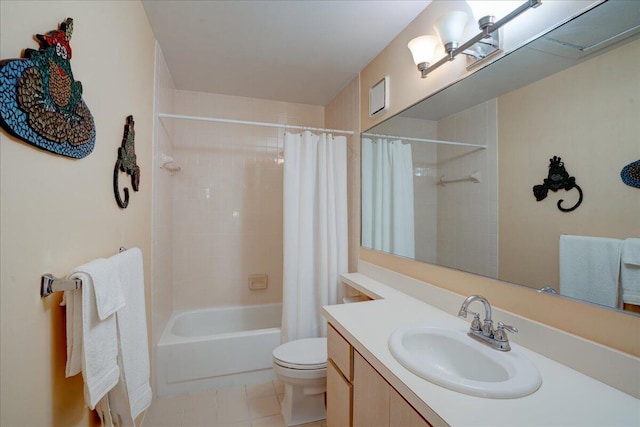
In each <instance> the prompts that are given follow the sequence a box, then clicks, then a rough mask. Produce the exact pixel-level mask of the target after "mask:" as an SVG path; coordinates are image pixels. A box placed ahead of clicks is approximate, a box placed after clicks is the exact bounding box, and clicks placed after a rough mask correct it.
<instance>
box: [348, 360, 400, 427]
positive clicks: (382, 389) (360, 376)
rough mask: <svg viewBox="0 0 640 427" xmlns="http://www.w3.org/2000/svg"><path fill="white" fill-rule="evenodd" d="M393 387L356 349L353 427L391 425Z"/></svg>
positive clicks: (386, 426) (383, 426) (384, 426)
mask: <svg viewBox="0 0 640 427" xmlns="http://www.w3.org/2000/svg"><path fill="white" fill-rule="evenodd" d="M390 391H391V387H390V386H389V384H387V382H386V381H385V380H384V379H383V378H382V376H380V374H378V372H377V371H376V370H375V369H373V367H371V365H369V363H368V362H367V361H366V360H364V358H363V357H362V356H360V354H359V353H358V352H356V351H354V352H353V427H389V393H390Z"/></svg>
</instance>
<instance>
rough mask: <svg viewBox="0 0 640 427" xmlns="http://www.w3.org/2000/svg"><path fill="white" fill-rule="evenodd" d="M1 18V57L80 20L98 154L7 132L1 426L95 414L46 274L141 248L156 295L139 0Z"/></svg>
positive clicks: (146, 73)
mask: <svg viewBox="0 0 640 427" xmlns="http://www.w3.org/2000/svg"><path fill="white" fill-rule="evenodd" d="M0 17H1V21H0V28H1V34H0V43H1V45H0V46H1V56H2V58H3V59H6V58H17V57H20V54H21V51H22V49H24V48H27V47H29V48H37V43H36V42H35V41H34V40H33V36H34V34H37V33H40V34H42V33H45V32H47V31H50V30H54V29H56V28H57V26H58V24H59V23H60V22H61V21H63V20H64V19H65V18H67V17H72V18H73V19H74V31H73V38H72V40H71V47H72V49H73V59H72V60H71V64H72V67H73V73H74V76H75V78H76V79H78V80H79V81H81V82H82V84H83V88H84V95H83V96H84V100H85V101H86V103H87V105H88V106H89V108H90V109H91V112H92V114H93V116H94V118H95V123H96V131H97V137H96V146H95V149H94V151H93V153H92V154H91V155H90V156H88V157H86V158H85V159H82V160H71V159H68V158H63V157H61V156H56V155H52V154H48V153H47V152H45V151H41V150H39V149H36V148H33V147H32V146H30V145H27V144H25V143H22V142H19V141H18V140H16V139H15V138H13V137H10V136H8V135H7V134H6V133H5V132H4V131H2V132H1V133H0V153H1V155H0V171H1V172H0V174H1V182H0V189H1V195H2V202H1V207H0V214H1V215H0V216H1V219H0V221H1V222H0V229H1V231H0V249H1V258H0V260H1V269H2V271H1V273H0V275H1V276H0V277H1V285H0V307H1V309H0V313H1V321H0V333H1V344H0V367H1V372H0V384H1V389H0V399H1V400H0V407H1V414H0V425H2V426H7V427H12V426H49V425H51V426H80V425H89V424H90V423H91V420H92V416H91V415H90V414H89V412H88V411H87V410H86V408H85V407H84V399H83V390H82V378H81V376H80V375H78V376H75V377H73V378H70V379H66V378H64V370H65V360H66V352H65V327H64V324H65V322H64V320H65V319H64V313H65V311H64V309H63V308H62V307H60V306H59V303H60V300H61V297H62V295H61V294H60V293H57V294H54V295H52V296H50V297H48V298H46V299H41V298H40V295H39V284H40V275H41V274H43V273H47V272H50V273H53V274H54V275H56V276H64V275H66V274H67V273H69V272H70V270H71V269H72V268H74V267H75V266H77V265H79V264H82V263H85V262H87V261H90V260H91V259H94V258H96V257H108V256H111V255H113V254H115V253H117V251H118V248H119V247H120V246H125V247H139V248H141V249H142V251H143V253H144V262H145V282H146V283H145V286H146V289H147V298H148V297H149V289H150V278H151V275H150V242H151V224H150V222H151V175H152V171H151V146H152V143H151V141H152V125H153V122H152V108H153V105H152V104H153V66H154V38H153V34H152V33H151V30H150V27H149V25H148V23H147V19H146V15H145V13H144V10H143V8H142V5H141V3H139V2H137V1H127V2H123V1H113V2H108V1H100V2H60V1H44V2H35V1H26V2H23V1H16V2H13V1H4V0H3V1H2V2H0ZM129 114H132V115H133V116H134V119H135V121H136V125H135V130H136V153H137V156H138V164H139V165H140V168H141V171H142V174H141V182H140V191H139V192H136V193H133V194H132V195H131V199H130V202H129V207H128V208H127V209H125V210H121V209H120V208H118V206H117V204H116V202H115V199H114V194H113V189H112V178H113V167H114V164H115V161H116V159H117V148H118V147H119V146H120V143H121V141H122V133H123V127H124V123H125V118H126V117H127V115H129ZM129 186H130V185H129ZM147 309H148V310H150V301H149V300H148V301H147ZM94 421H95V420H94Z"/></svg>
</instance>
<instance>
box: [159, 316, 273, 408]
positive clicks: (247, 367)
mask: <svg viewBox="0 0 640 427" xmlns="http://www.w3.org/2000/svg"><path fill="white" fill-rule="evenodd" d="M281 318H282V304H280V303H279V304H264V305H253V306H241V307H219V308H212V309H200V310H192V311H185V312H180V313H174V314H173V315H172V316H171V317H170V319H169V321H168V322H167V325H166V326H165V328H164V331H163V332H162V336H161V337H160V341H159V342H158V348H157V373H156V374H157V392H158V396H169V395H175V394H184V393H191V392H197V391H202V390H208V389H218V388H224V387H231V386H235V385H240V384H250V383H260V382H266V381H269V380H272V379H275V374H274V373H273V369H272V367H271V363H272V356H271V353H272V351H273V349H274V348H276V347H277V346H278V345H280V323H281Z"/></svg>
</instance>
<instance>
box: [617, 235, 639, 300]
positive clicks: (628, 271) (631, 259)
mask: <svg viewBox="0 0 640 427" xmlns="http://www.w3.org/2000/svg"><path fill="white" fill-rule="evenodd" d="M620 257H621V260H620V261H621V263H620V287H621V288H622V301H623V302H625V303H628V304H636V305H640V239H626V240H625V241H624V242H622V253H621V255H620Z"/></svg>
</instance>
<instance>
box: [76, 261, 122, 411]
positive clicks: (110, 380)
mask: <svg viewBox="0 0 640 427" xmlns="http://www.w3.org/2000/svg"><path fill="white" fill-rule="evenodd" d="M114 267H115V264H113V263H112V262H110V261H108V260H105V259H97V260H95V261H92V262H90V263H88V264H85V265H82V266H80V267H77V268H76V269H74V272H73V273H72V274H71V278H74V279H75V278H78V279H81V280H82V287H81V288H80V289H77V290H74V291H68V292H69V294H67V298H66V302H67V303H68V302H69V301H70V300H73V301H74V303H73V309H72V313H71V316H72V318H73V319H75V320H77V319H78V315H77V313H76V311H77V310H78V309H80V310H81V313H82V315H81V317H82V326H81V330H82V334H81V343H78V342H76V339H77V334H76V331H75V329H76V325H75V324H74V325H73V329H74V330H73V331H72V334H71V336H72V339H74V342H73V343H72V354H71V358H70V360H68V361H67V362H68V366H67V368H68V373H73V372H76V370H77V365H76V363H77V362H76V361H77V351H79V349H81V351H82V356H81V357H80V359H81V362H82V376H83V378H84V385H85V387H84V396H85V401H86V403H87V405H89V407H90V408H91V409H94V408H95V406H96V404H97V403H98V401H99V400H100V399H101V398H102V397H103V396H104V395H105V394H107V393H108V392H109V390H111V389H112V388H113V387H114V386H115V385H116V384H117V383H118V380H119V376H120V369H119V368H118V363H117V357H118V333H117V329H116V318H115V316H114V315H111V316H108V317H106V318H105V319H104V320H102V319H100V316H99V314H98V311H99V307H98V305H97V301H96V290H99V289H102V288H104V287H114V286H119V280H118V276H117V274H114V273H113V271H114V270H113V268H114ZM98 292H101V293H102V294H103V295H105V294H107V293H108V292H104V291H102V290H100V291H98ZM78 294H79V295H80V299H81V301H78ZM70 296H71V297H72V298H69V297H70ZM78 302H80V304H77V303H78ZM103 308H104V307H103ZM112 308H113V305H108V307H107V309H106V310H103V314H104V313H105V312H108V311H109V310H111V309H112Z"/></svg>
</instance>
